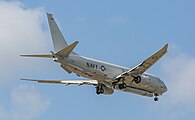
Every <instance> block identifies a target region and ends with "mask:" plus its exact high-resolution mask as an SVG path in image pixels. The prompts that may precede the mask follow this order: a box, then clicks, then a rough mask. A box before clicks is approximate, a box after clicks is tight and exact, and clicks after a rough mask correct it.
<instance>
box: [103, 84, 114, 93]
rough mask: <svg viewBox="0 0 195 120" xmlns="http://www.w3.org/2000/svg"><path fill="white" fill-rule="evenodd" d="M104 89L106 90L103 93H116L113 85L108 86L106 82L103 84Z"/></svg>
mask: <svg viewBox="0 0 195 120" xmlns="http://www.w3.org/2000/svg"><path fill="white" fill-rule="evenodd" d="M102 89H103V90H104V93H103V94H106V95H111V94H113V93H114V90H113V89H112V88H111V87H109V86H106V85H104V84H102Z"/></svg>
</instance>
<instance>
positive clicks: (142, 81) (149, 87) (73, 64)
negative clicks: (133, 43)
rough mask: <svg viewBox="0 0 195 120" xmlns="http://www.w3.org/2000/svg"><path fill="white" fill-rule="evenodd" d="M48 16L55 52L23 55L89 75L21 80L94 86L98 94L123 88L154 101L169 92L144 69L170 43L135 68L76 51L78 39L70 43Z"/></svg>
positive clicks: (163, 52) (153, 61)
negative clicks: (83, 78) (75, 77)
mask: <svg viewBox="0 0 195 120" xmlns="http://www.w3.org/2000/svg"><path fill="white" fill-rule="evenodd" d="M47 17H48V22H49V27H50V31H51V36H52V40H53V45H54V52H53V51H51V54H38V55H21V56H24V57H41V58H52V59H53V60H54V61H55V62H58V63H59V64H60V66H61V67H62V68H63V69H64V70H65V71H66V72H67V73H69V74H70V73H75V74H76V75H77V76H82V77H85V78H88V80H41V79H40V80H35V79H24V78H21V80H28V81H36V82H39V83H51V84H65V85H71V84H74V85H92V86H95V88H96V93H97V94H108V95H110V94H113V93H114V90H120V91H123V92H130V93H134V94H138V95H142V96H148V97H154V100H155V101H158V96H159V95H162V94H163V93H164V92H166V91H167V87H166V85H165V84H164V82H163V81H162V80H161V79H160V78H158V77H156V76H153V75H150V74H147V73H145V71H146V70H148V69H149V68H150V67H151V66H152V65H153V64H154V63H156V62H157V61H158V60H159V59H160V58H161V57H162V56H163V55H164V54H165V53H166V52H167V49H168V44H166V45H165V46H164V47H163V48H162V49H161V50H159V51H158V52H156V53H155V54H154V55H152V56H151V57H149V58H147V59H146V60H145V61H143V62H142V63H140V64H138V65H137V66H135V67H134V68H128V67H122V66H119V65H114V64H110V63H107V62H103V61H99V60H95V59H91V58H87V57H84V56H81V55H79V54H78V53H76V52H74V51H73V49H74V48H75V47H76V45H77V44H78V41H76V42H74V43H72V44H71V45H68V44H67V42H66V41H65V39H64V37H63V35H62V33H61V31H60V29H59V28H58V26H57V24H56V22H55V19H54V17H53V15H52V14H49V13H48V14H47Z"/></svg>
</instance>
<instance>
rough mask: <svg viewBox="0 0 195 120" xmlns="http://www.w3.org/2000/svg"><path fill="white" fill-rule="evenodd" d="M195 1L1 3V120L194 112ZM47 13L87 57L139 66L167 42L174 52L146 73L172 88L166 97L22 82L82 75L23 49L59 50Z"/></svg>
mask: <svg viewBox="0 0 195 120" xmlns="http://www.w3.org/2000/svg"><path fill="white" fill-rule="evenodd" d="M194 5H195V1H193V0H164V1H156V0H131V1H129V0H122V1H117V0H98V1H97V0H82V1H79V0H69V1H68V0H64V1H60V2H51V1H46V0H42V1H39V0H33V1H26V0H19V1H11V0H5V1H1V2H0V41H1V44H0V55H1V59H0V66H1V68H0V73H1V74H0V119H1V120H42V119H47V120H53V119H58V120H63V119H72V120H74V119H77V120H78V119H79V120H91V119H93V120H99V119H102V120H106V119H112V120H118V119H138V120H139V119H140V120H143V119H145V120H151V119H160V120H165V119H167V120H183V119H193V118H194V114H195V110H194V107H193V106H195V95H194V93H195V87H194V84H195V79H194V78H195V74H194V68H195V53H194V51H195V50H194V45H195V23H194V21H195V14H194V11H195V7H194ZM46 12H50V13H53V14H54V17H55V18H56V21H57V23H58V25H59V27H60V28H61V30H62V33H63V34H64V36H65V38H66V40H67V42H68V43H69V44H70V43H73V42H74V41H76V40H78V41H79V45H78V46H77V48H76V49H75V50H76V51H77V52H78V53H79V54H82V55H84V56H88V57H92V58H96V59H100V60H104V61H107V62H111V63H115V64H119V65H123V66H127V67H134V66H135V65H137V64H138V63H140V62H142V61H143V60H144V59H146V58H147V57H149V56H150V55H152V54H153V53H155V52H156V51H157V50H159V49H160V48H161V47H163V45H164V44H166V43H168V44H169V52H168V54H166V56H165V57H163V58H162V60H160V61H159V62H158V63H157V64H155V65H154V66H153V67H151V68H150V69H149V70H148V71H147V72H149V73H151V74H154V75H156V76H159V77H160V78H162V80H163V81H164V82H165V83H166V85H167V86H168V92H167V93H165V94H164V95H163V96H160V101H159V102H154V101H153V99H152V98H147V97H143V96H138V95H134V94H130V93H123V92H118V91H116V92H115V93H114V94H113V95H111V96H106V95H100V96H98V95H96V94H95V88H94V87H92V86H80V87H77V86H63V85H48V84H36V83H31V82H30V83H29V82H22V81H19V78H20V77H27V78H39V79H78V77H77V76H75V75H69V74H67V73H66V72H65V71H63V70H62V69H61V68H60V66H59V65H58V64H57V63H54V62H52V60H50V59H31V58H21V57H20V56H19V55H20V54H28V53H30V54H32V53H35V54H37V53H49V51H51V50H53V46H52V42H51V37H50V33H49V29H48V23H47V19H46Z"/></svg>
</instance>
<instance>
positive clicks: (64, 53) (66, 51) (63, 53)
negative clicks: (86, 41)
mask: <svg viewBox="0 0 195 120" xmlns="http://www.w3.org/2000/svg"><path fill="white" fill-rule="evenodd" d="M78 43H79V42H78V41H76V42H74V43H72V44H71V45H69V46H67V47H65V48H64V49H62V50H60V51H59V52H57V53H56V55H60V56H64V57H68V56H69V55H70V53H71V52H72V51H73V49H74V48H75V47H76V45H77V44H78Z"/></svg>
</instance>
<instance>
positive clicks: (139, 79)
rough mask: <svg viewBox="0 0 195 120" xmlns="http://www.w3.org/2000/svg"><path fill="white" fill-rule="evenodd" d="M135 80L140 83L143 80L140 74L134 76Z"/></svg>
mask: <svg viewBox="0 0 195 120" xmlns="http://www.w3.org/2000/svg"><path fill="white" fill-rule="evenodd" d="M133 81H134V82H135V83H137V84H138V83H140V82H141V77H140V76H137V77H134V78H133Z"/></svg>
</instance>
